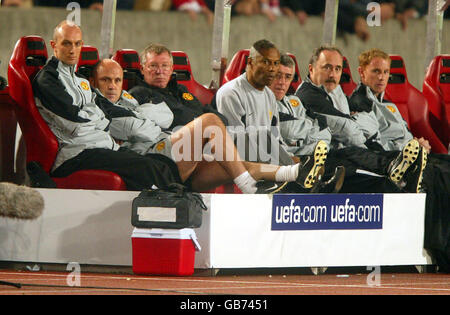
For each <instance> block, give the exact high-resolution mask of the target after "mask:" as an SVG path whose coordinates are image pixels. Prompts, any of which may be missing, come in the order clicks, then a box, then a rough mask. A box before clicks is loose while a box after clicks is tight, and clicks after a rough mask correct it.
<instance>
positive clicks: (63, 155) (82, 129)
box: [32, 57, 119, 171]
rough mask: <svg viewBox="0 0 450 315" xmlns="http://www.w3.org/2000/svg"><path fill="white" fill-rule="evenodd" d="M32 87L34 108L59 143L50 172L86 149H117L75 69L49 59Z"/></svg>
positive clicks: (92, 95) (93, 100)
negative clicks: (34, 100)
mask: <svg viewBox="0 0 450 315" xmlns="http://www.w3.org/2000/svg"><path fill="white" fill-rule="evenodd" d="M32 86H33V92H34V96H35V99H36V106H37V108H38V110H39V112H40V114H41V115H42V117H43V119H44V120H45V121H46V123H47V124H48V125H49V127H50V129H51V130H52V132H53V133H54V134H55V136H56V138H57V139H58V143H59V150H58V154H57V156H56V160H55V163H54V165H53V168H52V171H54V170H55V169H56V168H58V167H59V166H60V165H61V164H62V163H64V162H65V161H67V160H69V159H71V158H73V157H75V156H77V155H78V154H79V153H81V152H82V151H84V150H85V149H93V148H105V149H111V150H118V149H119V146H118V145H117V144H116V142H115V141H114V139H113V138H112V137H111V135H110V134H109V131H108V127H109V120H108V119H106V117H105V114H104V113H103V111H102V110H101V109H100V108H99V107H98V106H97V105H96V104H95V93H93V92H92V90H91V88H90V85H89V81H88V80H86V79H84V78H82V77H81V76H79V75H78V74H76V73H75V66H69V65H66V64H64V63H63V62H61V61H60V60H58V59H57V58H56V57H52V58H51V59H49V61H48V62H47V64H46V65H45V66H44V67H43V68H42V70H41V71H40V72H39V73H38V74H37V75H36V78H35V79H34V81H33V84H32Z"/></svg>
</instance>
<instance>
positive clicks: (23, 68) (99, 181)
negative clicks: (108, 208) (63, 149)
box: [8, 36, 126, 190]
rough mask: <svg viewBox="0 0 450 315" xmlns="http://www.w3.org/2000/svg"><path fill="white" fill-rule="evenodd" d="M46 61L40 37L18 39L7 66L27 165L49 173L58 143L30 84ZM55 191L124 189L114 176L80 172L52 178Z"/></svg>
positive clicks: (93, 171)
mask: <svg viewBox="0 0 450 315" xmlns="http://www.w3.org/2000/svg"><path fill="white" fill-rule="evenodd" d="M46 60H47V48H46V46H45V42H44V40H43V39H42V37H40V36H25V37H22V38H20V39H19V40H18V42H17V44H16V46H15V48H14V51H13V54H12V57H11V60H10V62H9V67H8V80H9V84H10V95H11V97H12V98H13V99H14V101H15V102H16V103H17V106H16V107H15V112H16V117H17V120H18V122H19V125H20V128H21V130H22V134H23V137H24V138H25V143H26V151H27V153H26V155H27V157H26V161H27V164H29V163H31V162H37V163H39V165H40V166H41V167H42V169H43V170H44V171H45V172H46V173H47V174H49V173H50V170H51V168H52V166H53V163H54V161H55V158H56V155H57V153H58V141H57V139H56V137H55V135H54V134H53V132H52V131H51V130H50V128H49V127H48V125H47V123H46V122H45V121H44V119H43V118H42V116H41V115H40V113H39V111H38V109H37V107H36V104H35V100H34V95H33V90H32V87H31V81H32V80H33V78H34V77H35V75H36V74H37V72H38V71H39V70H40V69H42V67H43V66H44V64H45V62H46ZM52 179H53V181H54V182H55V183H56V186H57V187H58V188H71V189H98V190H103V189H104V190H125V189H126V186H125V183H124V182H123V180H122V179H121V178H120V176H118V175H117V174H115V173H112V172H108V171H100V170H83V171H78V172H74V173H72V174H71V175H70V176H67V177H64V178H52Z"/></svg>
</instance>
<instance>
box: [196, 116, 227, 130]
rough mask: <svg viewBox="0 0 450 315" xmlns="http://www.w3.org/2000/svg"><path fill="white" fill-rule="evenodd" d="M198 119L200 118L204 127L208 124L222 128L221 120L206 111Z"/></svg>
mask: <svg viewBox="0 0 450 315" xmlns="http://www.w3.org/2000/svg"><path fill="white" fill-rule="evenodd" d="M199 119H201V120H202V124H203V127H204V128H206V127H208V126H217V127H220V128H224V127H225V125H224V124H223V122H222V120H221V119H220V118H219V116H217V115H216V114H213V113H206V114H203V115H201V116H200V117H199Z"/></svg>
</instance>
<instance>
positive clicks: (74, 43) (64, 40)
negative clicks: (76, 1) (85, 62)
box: [50, 20, 83, 66]
mask: <svg viewBox="0 0 450 315" xmlns="http://www.w3.org/2000/svg"><path fill="white" fill-rule="evenodd" d="M50 45H51V46H52V48H53V54H54V56H55V57H56V58H58V59H59V60H60V61H62V62H63V63H65V64H67V65H71V66H74V65H75V64H76V63H77V62H78V59H79V58H80V53H81V48H82V47H83V34H82V32H81V28H80V27H79V26H78V25H76V24H74V23H72V22H68V21H66V20H64V21H62V22H61V23H59V24H58V25H57V26H56V27H55V30H54V31H53V40H51V41H50Z"/></svg>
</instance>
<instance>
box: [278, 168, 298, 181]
mask: <svg viewBox="0 0 450 315" xmlns="http://www.w3.org/2000/svg"><path fill="white" fill-rule="evenodd" d="M299 167H300V164H295V165H286V166H280V168H279V169H278V171H277V172H276V173H275V181H276V182H293V181H295V180H296V179H297V176H298V170H299Z"/></svg>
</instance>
